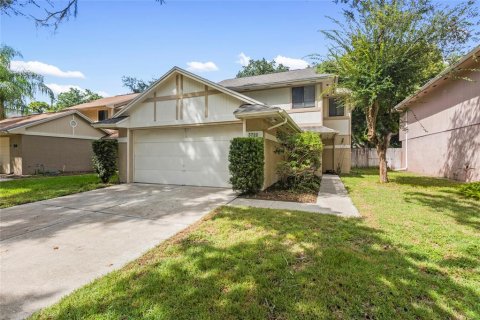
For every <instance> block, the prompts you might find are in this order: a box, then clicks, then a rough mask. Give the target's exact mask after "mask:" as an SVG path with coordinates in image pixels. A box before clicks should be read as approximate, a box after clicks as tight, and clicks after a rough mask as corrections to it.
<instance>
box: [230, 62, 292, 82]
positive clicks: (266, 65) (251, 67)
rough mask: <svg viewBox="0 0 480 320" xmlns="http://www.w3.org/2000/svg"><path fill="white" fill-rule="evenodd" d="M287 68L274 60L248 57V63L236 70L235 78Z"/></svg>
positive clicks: (285, 69)
mask: <svg viewBox="0 0 480 320" xmlns="http://www.w3.org/2000/svg"><path fill="white" fill-rule="evenodd" d="M288 70H290V69H289V68H288V67H286V66H284V65H283V64H279V65H278V66H277V63H276V62H275V60H272V61H270V62H269V61H267V60H265V58H263V59H262V60H253V59H250V61H249V62H248V65H246V66H244V67H242V70H240V71H238V73H237V78H243V77H251V76H259V75H262V74H269V73H276V72H283V71H288Z"/></svg>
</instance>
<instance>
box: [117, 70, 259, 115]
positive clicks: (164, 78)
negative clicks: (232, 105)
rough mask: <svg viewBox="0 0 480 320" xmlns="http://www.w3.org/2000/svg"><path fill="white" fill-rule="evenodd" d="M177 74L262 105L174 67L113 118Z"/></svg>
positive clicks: (138, 102) (145, 97)
mask: <svg viewBox="0 0 480 320" xmlns="http://www.w3.org/2000/svg"><path fill="white" fill-rule="evenodd" d="M175 73H179V74H181V75H183V76H185V77H188V78H190V79H193V80H195V81H198V82H200V83H202V84H204V85H207V86H209V87H212V88H214V89H216V90H218V91H220V92H222V93H225V94H227V95H229V96H231V97H234V98H237V99H239V100H240V101H243V102H245V103H250V104H262V103H261V102H259V101H257V100H255V99H252V98H250V97H247V96H245V95H243V94H241V93H238V92H235V91H233V90H230V89H227V88H225V87H224V86H221V85H219V84H217V83H215V82H212V81H210V80H207V79H205V78H203V77H200V76H198V75H196V74H193V73H191V72H188V71H186V70H184V69H182V68H179V67H173V68H172V69H170V71H168V72H167V73H165V74H164V75H163V76H162V77H161V78H160V79H158V80H157V81H155V82H154V83H153V84H152V85H151V86H150V87H149V88H148V89H147V90H145V91H144V92H143V93H141V94H140V95H138V96H137V97H136V98H135V99H133V100H132V101H131V102H130V103H129V104H128V105H126V106H125V107H124V108H123V109H122V110H120V111H119V112H117V113H116V114H115V115H114V116H113V118H117V117H120V116H121V115H123V114H124V113H125V112H126V111H128V110H129V109H131V108H132V107H134V106H136V105H138V104H140V103H142V102H143V101H144V100H146V99H147V98H148V97H149V96H150V95H151V94H153V92H155V91H156V90H157V89H158V88H159V87H160V86H161V85H162V84H163V83H164V82H165V81H166V80H167V79H169V78H170V76H171V75H173V74H175Z"/></svg>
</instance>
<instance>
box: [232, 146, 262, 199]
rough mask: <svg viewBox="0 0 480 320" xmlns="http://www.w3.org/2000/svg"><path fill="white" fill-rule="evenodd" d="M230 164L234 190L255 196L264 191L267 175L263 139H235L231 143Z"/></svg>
mask: <svg viewBox="0 0 480 320" xmlns="http://www.w3.org/2000/svg"><path fill="white" fill-rule="evenodd" d="M228 162H229V166H228V169H229V171H230V175H231V178H230V183H231V184H232V189H233V190H236V191H240V192H242V193H245V194H254V193H257V192H258V191H260V190H261V189H262V186H263V178H264V174H265V173H264V147H263V139H262V138H247V137H239V138H234V139H233V140H232V141H231V143H230V151H229V154H228Z"/></svg>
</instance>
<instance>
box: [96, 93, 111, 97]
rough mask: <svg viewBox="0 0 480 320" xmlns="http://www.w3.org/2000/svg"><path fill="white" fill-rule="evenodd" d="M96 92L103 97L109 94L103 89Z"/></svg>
mask: <svg viewBox="0 0 480 320" xmlns="http://www.w3.org/2000/svg"><path fill="white" fill-rule="evenodd" d="M97 93H98V94H99V95H101V96H102V97H104V98H106V97H110V96H111V94H110V93H108V92H105V91H97Z"/></svg>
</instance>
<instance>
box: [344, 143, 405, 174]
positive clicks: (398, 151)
mask: <svg viewBox="0 0 480 320" xmlns="http://www.w3.org/2000/svg"><path fill="white" fill-rule="evenodd" d="M387 165H388V167H389V168H390V169H400V168H401V167H402V148H388V149H387ZM369 167H378V156H377V150H375V148H370V149H368V148H353V149H352V168H369Z"/></svg>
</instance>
